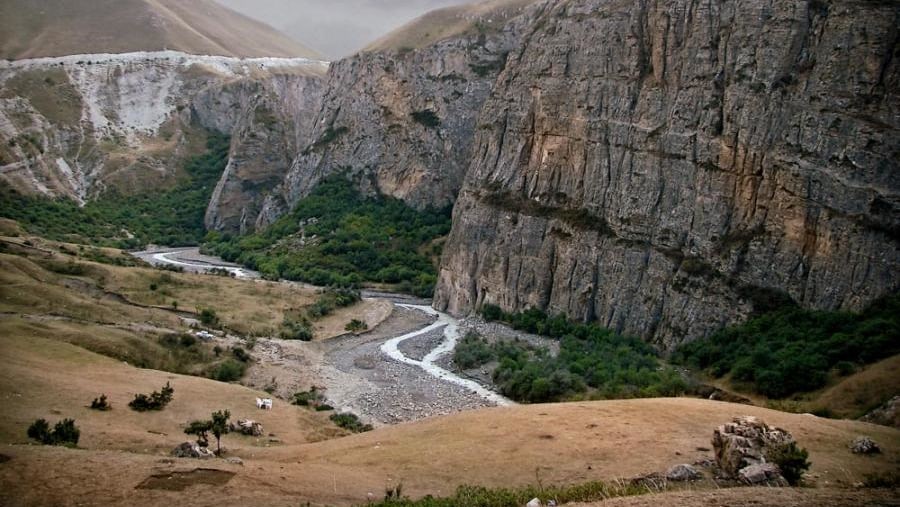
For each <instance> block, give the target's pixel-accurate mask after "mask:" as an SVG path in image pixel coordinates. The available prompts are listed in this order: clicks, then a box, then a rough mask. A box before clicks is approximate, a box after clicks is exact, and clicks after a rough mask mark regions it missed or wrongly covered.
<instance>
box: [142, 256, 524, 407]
mask: <svg viewBox="0 0 900 507" xmlns="http://www.w3.org/2000/svg"><path fill="white" fill-rule="evenodd" d="M133 255H135V256H136V257H138V258H140V259H142V260H144V261H146V262H148V263H150V264H154V265H172V266H178V267H181V268H182V269H184V270H185V271H188V272H195V273H203V272H209V271H211V270H214V269H224V270H227V271H228V272H229V273H232V274H233V275H234V276H235V278H241V279H247V280H254V279H259V278H260V274H259V273H257V272H255V271H252V270H249V269H246V268H244V267H242V266H239V265H237V264H233V263H229V262H225V261H223V260H221V259H219V258H217V257H213V256H209V255H204V254H201V253H200V252H199V249H197V248H173V249H157V250H148V251H144V252H137V253H134V254H133ZM282 283H294V282H282ZM363 296H364V297H366V298H374V299H383V300H387V301H390V302H391V303H392V304H393V305H394V308H395V311H394V314H393V315H392V317H391V318H392V321H391V322H389V323H386V325H384V326H379V327H383V328H384V329H381V330H379V329H377V328H376V329H374V330H372V331H370V332H369V333H364V334H363V335H360V336H359V337H355V336H348V337H345V338H342V339H337V340H333V341H332V340H328V341H325V342H317V343H315V344H312V345H309V346H308V348H309V350H313V349H314V348H315V347H318V349H317V352H318V354H319V355H320V356H321V358H322V363H323V364H318V365H316V368H315V370H316V372H318V374H319V376H320V378H319V379H318V380H319V381H320V382H321V383H322V384H325V386H326V387H327V388H328V392H329V402H332V403H336V404H337V405H336V406H338V407H339V408H345V409H350V410H353V411H355V412H357V413H360V415H363V416H367V418H369V419H371V420H373V421H376V422H381V423H391V422H399V421H403V420H411V419H416V418H419V417H425V416H429V415H438V414H440V413H447V412H452V411H455V410H461V409H466V408H475V407H478V406H505V405H511V404H513V402H512V401H510V400H508V399H507V398H505V397H503V396H501V395H500V394H498V393H496V392H494V391H491V390H490V389H488V388H486V387H485V386H483V385H481V384H479V383H478V382H475V381H473V380H470V379H467V378H463V377H460V376H459V375H457V374H455V373H454V372H452V371H450V370H448V369H446V368H443V367H442V366H440V365H439V364H438V362H439V361H440V360H441V359H442V358H443V357H445V356H446V355H447V354H450V353H452V352H453V349H454V348H455V347H456V343H457V341H458V340H459V338H460V331H459V321H458V320H457V319H456V318H454V317H453V316H451V315H448V314H446V313H444V312H439V311H437V310H435V309H434V308H432V307H431V306H429V305H428V304H427V300H418V299H417V298H413V297H409V296H403V295H397V294H389V293H383V292H369V291H366V292H364V293H363ZM416 314H418V315H419V316H416ZM422 314H424V315H422ZM405 317H409V318H405ZM409 322H414V323H418V324H412V325H414V326H415V325H418V326H420V327H418V328H414V329H412V330H410V329H409V327H410V325H404V323H409ZM437 333H441V334H437ZM329 342H331V343H329ZM413 342H415V343H417V344H418V345H417V346H418V347H419V349H421V346H423V345H424V346H426V347H427V349H426V350H425V351H424V352H422V351H421V350H420V351H419V352H418V353H416V354H412V353H410V352H409V350H410V349H411V347H410V346H409V345H406V343H413ZM262 345H263V347H268V348H269V350H274V349H277V351H279V352H278V353H277V354H275V355H274V356H273V357H271V358H269V359H270V360H271V361H273V362H275V363H276V364H277V363H278V362H284V361H288V360H290V357H291V355H292V354H302V353H303V352H304V347H307V345H306V344H297V343H291V342H284V341H280V340H274V339H268V340H265V343H263V344H262ZM289 349H290V350H292V351H293V352H290V353H289V352H287V351H288V350H289ZM404 350H406V352H405V351H404ZM413 356H415V357H413ZM360 358H367V360H368V359H369V358H371V360H372V361H374V364H373V365H372V366H367V367H366V368H364V369H360V368H358V363H359V361H360ZM391 363H394V364H391ZM396 363H400V364H396ZM307 367H308V365H307ZM410 367H412V368H410ZM416 371H418V373H415V372H416ZM427 379H430V380H427ZM348 384H349V385H348ZM381 405H394V407H387V406H381Z"/></svg>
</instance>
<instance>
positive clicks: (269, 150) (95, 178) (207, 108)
mask: <svg viewBox="0 0 900 507" xmlns="http://www.w3.org/2000/svg"><path fill="white" fill-rule="evenodd" d="M326 68H327V65H326V64H323V63H322V62H316V61H310V60H306V59H300V60H295V59H272V58H268V59H257V60H241V59H236V58H229V57H221V56H194V55H187V54H185V53H179V52H174V51H165V52H139V53H125V54H102V55H73V56H66V57H58V58H45V59H36V60H16V61H13V62H0V90H2V91H0V119H2V120H3V121H0V181H3V182H4V183H5V184H7V185H9V186H11V187H12V188H14V189H16V190H18V191H19V192H21V193H26V194H42V195H46V196H67V197H70V198H73V199H75V200H78V201H83V200H86V199H92V198H95V197H97V196H99V195H100V194H102V193H104V192H107V191H115V192H116V193H120V194H126V195H128V194H133V193H136V192H141V191H144V190H145V189H146V188H147V187H148V186H151V187H163V188H165V187H169V186H172V185H174V184H175V183H177V181H179V179H180V178H181V177H182V176H183V171H182V169H181V165H182V162H183V161H184V160H186V159H187V158H189V157H190V156H192V155H194V154H196V153H198V152H199V151H202V150H203V146H204V144H205V143H204V139H205V137H206V135H207V134H208V133H209V132H218V133H221V134H226V135H231V136H232V145H233V147H232V153H231V155H233V156H234V158H235V159H237V160H240V161H241V163H238V165H239V166H241V167H244V168H245V170H247V169H246V166H247V164H248V163H250V162H248V161H249V160H251V159H252V160H257V157H262V158H263V159H264V160H260V161H258V162H257V163H259V164H264V165H265V166H266V167H274V168H276V169H277V168H280V170H281V171H282V172H284V171H286V170H287V168H288V167H289V165H290V160H291V158H292V157H293V154H294V153H296V151H297V150H298V149H299V148H297V147H296V146H297V145H305V141H304V140H303V137H302V133H300V132H298V131H297V129H298V128H299V129H301V130H302V127H303V126H304V125H305V123H304V118H306V115H303V114H302V113H301V111H305V110H306V109H307V108H309V109H312V110H316V109H317V106H316V105H315V104H317V103H316V99H315V97H319V96H320V94H318V93H316V91H317V90H319V89H320V88H321V84H320V81H321V76H322V74H323V73H324V70H325V69H326ZM309 97H311V99H310V100H311V102H309V101H307V100H306V99H307V98H309ZM263 140H265V142H262V141H263ZM261 151H262V152H265V155H260V152H261ZM279 158H281V159H283V160H284V162H283V163H282V165H280V166H279V165H278V163H277V160H278V159H279ZM229 170H236V167H235V166H234V164H232V165H231V166H230V169H229Z"/></svg>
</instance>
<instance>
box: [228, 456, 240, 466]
mask: <svg viewBox="0 0 900 507" xmlns="http://www.w3.org/2000/svg"><path fill="white" fill-rule="evenodd" d="M225 462H226V463H228V464H229V465H241V466H244V460H242V459H241V458H238V457H237V456H234V457H231V458H226V459H225Z"/></svg>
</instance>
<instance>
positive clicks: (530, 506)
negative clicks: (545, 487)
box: [525, 498, 543, 507]
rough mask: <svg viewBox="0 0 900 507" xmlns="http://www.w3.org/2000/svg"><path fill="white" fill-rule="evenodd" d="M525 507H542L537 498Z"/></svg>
mask: <svg viewBox="0 0 900 507" xmlns="http://www.w3.org/2000/svg"><path fill="white" fill-rule="evenodd" d="M525 507H543V504H542V503H541V500H540V499H539V498H532V499H531V501H530V502H528V503H526V504H525Z"/></svg>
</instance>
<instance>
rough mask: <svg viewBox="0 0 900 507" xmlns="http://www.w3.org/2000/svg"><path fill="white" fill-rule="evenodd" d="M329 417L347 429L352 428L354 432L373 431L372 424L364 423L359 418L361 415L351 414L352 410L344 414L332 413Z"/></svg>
mask: <svg viewBox="0 0 900 507" xmlns="http://www.w3.org/2000/svg"><path fill="white" fill-rule="evenodd" d="M329 419H331V420H332V422H334V424H336V425H338V426H339V427H341V428H344V429H345V430H350V431H352V432H353V433H363V432H366V431H372V429H373V428H372V425H371V424H363V422H362V421H360V420H359V417H358V416H357V415H356V414H351V413H350V412H345V413H343V414H331V416H330V417H329Z"/></svg>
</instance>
